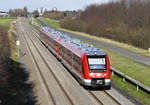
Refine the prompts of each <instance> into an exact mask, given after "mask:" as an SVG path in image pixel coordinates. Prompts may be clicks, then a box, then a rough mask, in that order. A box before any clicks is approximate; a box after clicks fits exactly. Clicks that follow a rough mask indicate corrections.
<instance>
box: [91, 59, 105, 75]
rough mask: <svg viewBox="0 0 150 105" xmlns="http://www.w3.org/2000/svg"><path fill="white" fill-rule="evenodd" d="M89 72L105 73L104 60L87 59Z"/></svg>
mask: <svg viewBox="0 0 150 105" xmlns="http://www.w3.org/2000/svg"><path fill="white" fill-rule="evenodd" d="M88 62H89V69H90V72H106V58H105V57H102V58H88Z"/></svg>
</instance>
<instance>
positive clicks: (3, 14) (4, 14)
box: [0, 11, 9, 18]
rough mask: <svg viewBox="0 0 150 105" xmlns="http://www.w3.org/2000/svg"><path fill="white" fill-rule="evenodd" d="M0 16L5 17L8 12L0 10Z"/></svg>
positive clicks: (7, 15)
mask: <svg viewBox="0 0 150 105" xmlns="http://www.w3.org/2000/svg"><path fill="white" fill-rule="evenodd" d="M0 17H1V18H6V17H9V14H8V13H7V12H3V11H0Z"/></svg>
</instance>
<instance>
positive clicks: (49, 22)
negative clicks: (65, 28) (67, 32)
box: [40, 17, 60, 29]
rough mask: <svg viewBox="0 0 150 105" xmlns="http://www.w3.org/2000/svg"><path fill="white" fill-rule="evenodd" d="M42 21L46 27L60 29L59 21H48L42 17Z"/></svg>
mask: <svg viewBox="0 0 150 105" xmlns="http://www.w3.org/2000/svg"><path fill="white" fill-rule="evenodd" d="M40 20H41V21H42V22H44V23H45V24H46V25H48V26H50V27H52V28H54V29H59V28H60V24H59V21H57V20H53V19H48V18H42V17H40Z"/></svg>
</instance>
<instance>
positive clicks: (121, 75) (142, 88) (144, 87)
mask: <svg viewBox="0 0 150 105" xmlns="http://www.w3.org/2000/svg"><path fill="white" fill-rule="evenodd" d="M37 21H38V22H39V23H40V24H41V25H42V26H47V25H46V24H44V23H43V22H42V21H40V20H39V19H37ZM111 72H112V75H114V74H116V75H118V76H120V77H122V78H123V81H125V80H126V81H128V82H130V83H132V84H133V85H135V86H136V90H137V91H139V89H141V90H143V91H145V92H147V93H149V94H150V88H149V87H147V86H145V85H144V84H142V83H141V82H139V81H137V80H135V79H133V78H131V77H129V76H128V75H126V74H124V73H122V72H120V71H119V70H117V69H115V68H113V67H111Z"/></svg>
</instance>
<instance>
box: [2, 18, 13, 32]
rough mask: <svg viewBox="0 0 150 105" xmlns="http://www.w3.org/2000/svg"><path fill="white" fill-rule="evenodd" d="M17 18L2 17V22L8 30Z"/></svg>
mask: <svg viewBox="0 0 150 105" xmlns="http://www.w3.org/2000/svg"><path fill="white" fill-rule="evenodd" d="M13 20H15V18H0V24H1V25H2V26H3V27H4V28H5V29H6V30H7V31H8V30H9V28H10V23H11V22H12V21H13Z"/></svg>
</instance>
